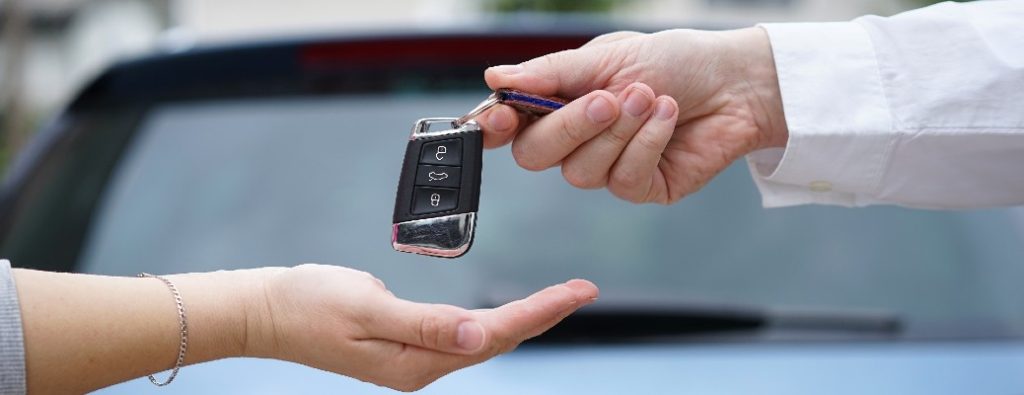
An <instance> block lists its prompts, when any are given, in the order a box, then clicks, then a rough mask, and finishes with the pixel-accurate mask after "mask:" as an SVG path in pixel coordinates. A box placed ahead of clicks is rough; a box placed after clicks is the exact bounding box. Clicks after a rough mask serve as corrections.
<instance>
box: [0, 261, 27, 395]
mask: <svg viewBox="0 0 1024 395" xmlns="http://www.w3.org/2000/svg"><path fill="white" fill-rule="evenodd" d="M24 393H25V339H24V337H23V336H22V333H21V308H20V306H19V304H18V290H17V289H16V288H14V276H13V275H12V273H11V262H10V261H8V260H6V259H0V395H7V394H24Z"/></svg>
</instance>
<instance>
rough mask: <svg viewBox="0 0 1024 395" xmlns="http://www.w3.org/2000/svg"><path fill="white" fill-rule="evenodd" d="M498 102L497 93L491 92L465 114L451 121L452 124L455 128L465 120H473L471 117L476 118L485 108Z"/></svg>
mask: <svg viewBox="0 0 1024 395" xmlns="http://www.w3.org/2000/svg"><path fill="white" fill-rule="evenodd" d="M498 103H499V101H498V93H497V92H495V93H491V95H490V96H487V98H486V99H484V101H482V102H480V104H477V106H476V107H474V108H473V109H472V110H470V111H469V112H468V113H466V115H463V116H461V117H459V118H458V119H456V120H454V121H452V125H454V126H455V127H456V128H459V127H462V125H464V124H465V123H466V122H469V121H471V120H473V118H476V116H477V115H480V114H482V113H483V112H484V111H487V109H489V108H491V107H494V106H495V105H497V104H498Z"/></svg>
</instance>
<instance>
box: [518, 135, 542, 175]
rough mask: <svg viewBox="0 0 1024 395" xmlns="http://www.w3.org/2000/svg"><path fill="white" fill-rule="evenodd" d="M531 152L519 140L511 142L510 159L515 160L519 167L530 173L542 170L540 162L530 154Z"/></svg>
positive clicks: (525, 144) (526, 145)
mask: <svg viewBox="0 0 1024 395" xmlns="http://www.w3.org/2000/svg"><path fill="white" fill-rule="evenodd" d="M532 151H533V150H532V149H530V148H529V145H528V144H527V143H524V142H522V141H521V140H516V141H514V142H512V158H513V159H515V161H516V164H517V165H519V167H522V168H524V169H526V170H530V171H541V170H544V167H543V166H541V164H540V162H539V161H538V160H537V159H536V158H535V157H534V155H533V154H532Z"/></svg>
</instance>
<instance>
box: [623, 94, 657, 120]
mask: <svg viewBox="0 0 1024 395" xmlns="http://www.w3.org/2000/svg"><path fill="white" fill-rule="evenodd" d="M622 107H623V108H624V109H625V110H626V112H628V113H630V114H631V115H633V116H634V117H639V116H641V115H644V113H645V112H647V109H648V108H651V99H650V98H648V97H647V95H645V94H644V93H643V92H641V91H640V90H639V89H636V88H633V89H630V90H629V93H627V94H626V101H625V102H623V103H622Z"/></svg>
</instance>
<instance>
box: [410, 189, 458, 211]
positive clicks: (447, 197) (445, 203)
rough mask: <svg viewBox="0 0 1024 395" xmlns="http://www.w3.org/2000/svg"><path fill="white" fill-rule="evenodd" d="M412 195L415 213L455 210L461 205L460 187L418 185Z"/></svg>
mask: <svg viewBox="0 0 1024 395" xmlns="http://www.w3.org/2000/svg"><path fill="white" fill-rule="evenodd" d="M412 195H413V203H412V213H413V214H429V213H436V212H440V211H448V210H454V209H455V208H456V207H458V206H459V190H458V189H453V188H428V187H416V189H415V190H414V191H413V194H412Z"/></svg>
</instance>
